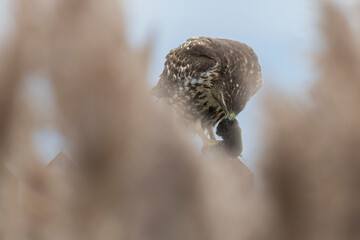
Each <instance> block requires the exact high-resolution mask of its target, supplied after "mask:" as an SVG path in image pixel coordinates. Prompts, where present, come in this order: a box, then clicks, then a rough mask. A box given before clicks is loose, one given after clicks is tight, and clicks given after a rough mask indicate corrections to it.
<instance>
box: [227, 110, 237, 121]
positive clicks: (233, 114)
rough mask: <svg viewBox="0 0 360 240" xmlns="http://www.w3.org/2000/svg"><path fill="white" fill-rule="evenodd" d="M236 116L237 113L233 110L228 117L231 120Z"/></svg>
mask: <svg viewBox="0 0 360 240" xmlns="http://www.w3.org/2000/svg"><path fill="white" fill-rule="evenodd" d="M235 117H236V114H235V113H234V112H232V113H230V115H229V117H228V118H229V119H230V120H234V119H235Z"/></svg>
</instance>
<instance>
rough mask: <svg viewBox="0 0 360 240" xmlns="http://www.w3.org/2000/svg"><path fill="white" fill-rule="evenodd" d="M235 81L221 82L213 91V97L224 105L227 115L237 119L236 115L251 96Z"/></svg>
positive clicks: (229, 117)
mask: <svg viewBox="0 0 360 240" xmlns="http://www.w3.org/2000/svg"><path fill="white" fill-rule="evenodd" d="M240 89H241V87H240V85H239V84H237V83H236V82H235V81H233V80H232V81H231V82H229V83H228V84H226V85H223V84H221V85H220V86H218V87H217V88H216V90H215V91H213V97H214V98H215V99H216V100H217V102H218V103H219V105H220V106H221V107H222V109H223V111H224V113H225V117H226V118H228V119H232V120H233V119H235V117H236V116H237V115H238V114H239V113H240V112H241V111H242V110H243V109H244V107H245V105H246V103H247V101H248V100H249V97H248V96H247V94H246V93H245V92H243V91H240Z"/></svg>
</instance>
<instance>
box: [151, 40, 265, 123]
mask: <svg viewBox="0 0 360 240" xmlns="http://www.w3.org/2000/svg"><path fill="white" fill-rule="evenodd" d="M261 85H262V75H261V68H260V65H259V63H258V59H257V56H256V54H255V53H254V51H253V50H252V49H251V48H250V47H249V46H247V45H246V44H243V43H240V42H237V41H233V40H228V39H219V38H208V37H199V38H190V39H188V40H187V41H186V42H185V43H183V44H182V45H180V46H179V47H178V48H175V49H173V50H171V51H170V53H169V54H168V55H167V56H166V62H165V64H164V71H163V73H162V74H161V75H160V80H159V82H158V84H157V86H156V87H155V88H154V90H155V94H156V95H157V96H158V97H159V98H168V100H169V103H170V104H171V105H173V106H174V107H176V108H177V109H178V110H181V111H182V113H183V115H184V117H185V118H186V119H191V121H199V120H200V122H201V126H202V127H203V128H204V129H206V128H209V127H210V128H213V127H214V126H215V125H216V123H217V122H219V121H220V120H221V119H223V118H224V117H229V115H230V114H231V113H233V114H235V115H237V114H238V113H239V112H241V111H242V110H243V109H244V107H245V105H246V103H247V102H248V101H249V99H250V97H251V96H253V95H254V94H255V92H256V91H257V90H258V89H259V88H260V87H261Z"/></svg>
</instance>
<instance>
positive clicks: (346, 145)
mask: <svg viewBox="0 0 360 240" xmlns="http://www.w3.org/2000/svg"><path fill="white" fill-rule="evenodd" d="M322 14H323V18H322V21H321V25H320V27H321V32H322V36H323V46H322V49H321V50H320V53H319V55H318V57H317V58H316V66H317V80H316V81H315V82H314V84H313V86H312V87H311V89H310V91H309V92H310V96H309V98H310V99H311V104H304V103H303V104H302V103H299V102H298V101H297V102H296V101H295V100H292V101H289V99H288V98H287V99H284V98H275V97H273V99H272V104H271V106H270V108H269V110H268V116H269V119H268V121H267V123H268V126H267V132H266V134H267V142H268V148H267V151H266V154H265V157H266V161H267V162H266V167H265V176H264V178H265V184H266V185H267V187H268V189H267V190H268V192H269V194H270V198H269V199H268V201H270V202H271V203H272V204H273V206H272V209H273V211H274V212H273V214H274V215H273V218H274V219H276V220H275V221H274V222H273V223H271V225H272V227H271V228H270V229H271V232H272V234H271V236H272V237H271V238H267V239H360V191H359V188H358V183H359V182H360V151H359V149H360V110H359V106H358V104H359V102H360V71H359V66H360V45H359V42H360V41H359V38H358V35H357V33H358V30H359V29H355V28H354V25H352V23H351V22H349V21H348V18H347V17H346V16H345V15H344V14H343V13H342V12H341V10H340V9H339V8H337V7H336V6H333V5H331V4H328V3H323V4H322ZM268 107H269V106H268Z"/></svg>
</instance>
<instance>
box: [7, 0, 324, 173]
mask: <svg viewBox="0 0 360 240" xmlns="http://www.w3.org/2000/svg"><path fill="white" fill-rule="evenodd" d="M11 2H12V1H11V0H0V43H1V39H2V38H3V36H4V34H5V33H6V32H7V31H8V29H9V26H11V24H9V23H11V21H9V17H8V16H9V10H8V8H7V7H6V6H7V4H8V3H11ZM315 3H316V1H314V0H291V1H289V0H272V1H269V0H252V1H249V0H248V1H244V0H222V1H216V0H181V1H169V0H151V1H150V0H125V3H124V11H125V14H126V18H127V20H128V25H127V26H128V29H127V31H128V33H129V41H130V42H131V44H132V45H133V46H134V47H138V46H141V45H143V44H144V43H145V42H146V41H147V40H148V39H149V37H150V36H155V46H154V47H155V48H154V50H153V54H152V58H151V67H150V73H149V87H151V86H153V85H155V84H156V82H157V80H158V75H159V74H160V73H161V72H162V67H163V63H164V58H165V56H166V54H167V53H168V52H169V50H170V49H173V48H176V47H177V46H178V45H180V44H181V43H182V42H184V41H185V40H186V39H187V38H189V37H193V36H210V37H220V38H230V39H234V40H238V41H242V42H245V43H247V44H248V45H250V46H252V47H253V49H254V50H255V52H256V53H257V54H258V57H259V61H260V64H261V66H262V69H263V76H264V87H263V89H262V90H260V92H259V94H257V95H255V97H254V98H253V99H252V100H251V101H250V103H249V104H248V106H247V107H246V109H245V110H244V111H243V112H242V113H240V114H239V117H238V119H239V122H240V124H241V127H242V130H243V142H244V152H243V155H244V157H245V159H247V163H248V165H249V166H250V167H251V168H254V166H255V162H256V161H255V160H256V159H257V157H258V153H259V152H260V150H259V149H261V148H262V147H261V146H262V145H261V143H262V139H263V134H262V129H261V127H260V126H261V119H262V114H263V111H262V109H261V107H259V106H260V104H259V103H260V102H261V94H262V93H263V92H264V90H266V89H269V88H275V89H279V90H281V91H283V92H287V93H291V94H294V95H298V96H299V97H300V96H301V92H302V91H303V90H304V89H305V88H306V86H308V84H309V82H310V81H309V79H311V76H312V74H313V72H312V68H311V64H310V63H311V62H310V61H309V60H310V53H311V52H312V50H313V49H315V48H316V47H315V46H316V42H317V37H318V36H317V33H316V24H317V23H316V21H317V19H316V18H317V16H318V9H317V6H316V4H315ZM43 131H45V132H42V133H40V135H39V134H38V133H37V134H35V136H34V139H35V140H34V141H35V143H36V148H37V149H39V151H40V152H41V154H40V155H41V156H42V158H43V159H44V160H45V161H48V160H50V159H51V158H52V157H53V156H55V155H56V153H57V151H59V150H60V149H61V148H62V147H63V143H62V141H61V139H60V140H59V137H58V136H57V135H56V132H54V131H53V130H52V129H44V130H43Z"/></svg>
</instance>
